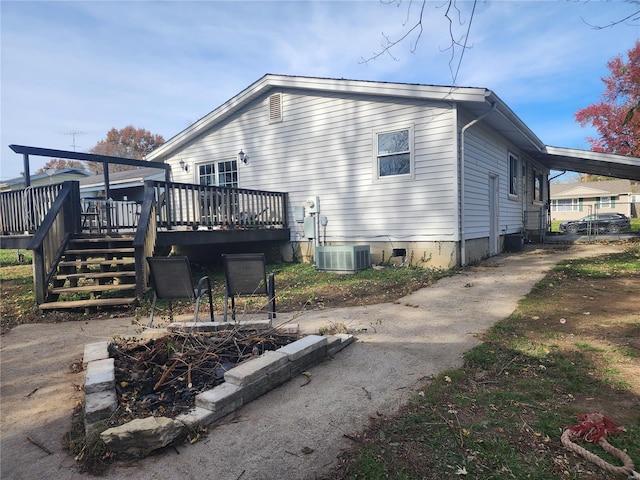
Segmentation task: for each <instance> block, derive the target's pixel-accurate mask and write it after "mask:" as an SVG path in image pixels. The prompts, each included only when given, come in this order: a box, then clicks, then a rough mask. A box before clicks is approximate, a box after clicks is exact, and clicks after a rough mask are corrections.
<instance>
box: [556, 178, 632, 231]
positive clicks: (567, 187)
mask: <svg viewBox="0 0 640 480" xmlns="http://www.w3.org/2000/svg"><path fill="white" fill-rule="evenodd" d="M639 206H640V184H638V183H637V182H631V181H630V180H604V181H597V182H584V183H558V184H552V185H551V220H562V221H564V220H577V219H579V218H582V217H584V216H586V215H589V214H591V213H614V212H615V213H624V214H625V215H627V216H628V217H632V216H633V217H637V216H638V207H639Z"/></svg>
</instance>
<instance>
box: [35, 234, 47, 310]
mask: <svg viewBox="0 0 640 480" xmlns="http://www.w3.org/2000/svg"><path fill="white" fill-rule="evenodd" d="M46 276H47V273H46V269H45V265H44V252H43V248H42V244H40V245H39V246H38V248H35V249H34V250H33V286H34V289H35V295H36V304H37V305H40V304H42V303H44V301H45V298H46V291H47V289H46V285H45V281H46V280H45V279H46Z"/></svg>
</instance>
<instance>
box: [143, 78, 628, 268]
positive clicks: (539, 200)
mask: <svg viewBox="0 0 640 480" xmlns="http://www.w3.org/2000/svg"><path fill="white" fill-rule="evenodd" d="M239 153H242V155H239ZM583 154H589V156H590V158H589V161H594V162H600V161H601V160H602V159H603V158H604V157H605V155H604V154H597V153H594V152H584V151H581V150H568V149H562V148H558V147H547V146H546V145H545V144H544V143H543V142H542V141H541V140H540V139H538V138H537V137H536V135H535V134H534V133H533V132H532V131H531V130H530V129H529V128H528V127H527V126H526V125H525V124H524V122H522V120H520V119H519V118H518V117H517V116H516V115H515V113H513V111H512V110H511V109H510V108H509V107H508V106H507V105H506V104H505V103H504V102H503V101H502V100H500V98H499V97H498V96H497V95H495V93H493V92H492V91H490V90H487V89H484V88H461V87H441V86H431V85H415V84H402V83H386V82H369V81H354V80H344V79H329V78H309V77H293V76H284V75H265V76H264V77H262V78H261V79H259V80H258V81H257V82H255V83H254V84H252V85H250V86H249V87H248V88H246V89H245V90H243V91H242V92H240V93H239V94H238V95H236V96H235V97H233V98H231V99H230V100H228V101H227V102H225V103H224V104H223V105H221V106H220V107H218V108H217V109H215V110H214V111H212V112H211V113H210V114H208V115H207V116H205V117H203V118H202V119H200V120H198V121H197V122H195V123H194V124H193V125H191V126H189V127H187V128H186V129H185V130H184V131H182V132H180V133H178V134H177V135H176V136H174V137H173V138H171V139H170V140H169V141H167V142H166V143H165V144H163V145H162V146H160V147H158V148H157V149H156V150H154V151H153V152H152V153H150V154H149V155H148V156H147V160H154V161H163V162H168V163H169V164H170V165H171V167H172V175H173V178H174V180H175V181H177V182H184V183H197V184H206V185H219V186H234V187H240V188H247V189H262V190H269V191H277V192H287V193H288V195H289V206H290V208H289V225H290V227H291V237H290V243H291V245H288V246H286V248H285V247H283V248H282V251H283V254H285V259H290V258H291V257H292V252H296V255H297V257H298V258H301V257H302V258H308V257H309V256H313V252H314V247H315V246H317V245H318V244H322V245H369V246H370V249H371V257H372V261H374V262H379V261H381V260H383V259H385V260H388V259H389V257H390V256H391V255H392V254H405V255H406V257H407V259H408V260H410V261H412V262H413V263H418V264H423V265H435V266H439V267H451V266H455V265H460V264H463V265H464V264H467V263H469V262H473V261H477V260H479V259H481V258H485V257H487V256H490V255H494V254H496V253H499V252H500V251H502V249H503V244H504V239H505V236H506V235H509V234H516V235H517V234H521V233H523V234H526V235H528V236H529V237H530V238H534V239H538V238H541V237H542V236H543V235H544V233H545V231H546V229H547V208H546V206H547V204H548V199H549V192H548V187H547V185H548V181H547V178H548V174H549V170H550V168H555V169H558V167H557V166H556V164H557V163H558V162H559V161H561V160H564V161H568V160H576V159H581V158H582V155H583ZM618 160H619V159H618ZM625 161H626V160H625ZM632 162H638V159H633V160H632ZM633 165H635V163H633ZM302 207H306V210H305V213H302V212H303V211H302ZM309 207H310V208H309ZM309 215H311V216H313V221H311V222H309V221H306V220H305V218H304V217H305V216H306V217H308V216H309ZM314 225H315V233H314V229H313V226H314ZM309 227H311V228H309ZM310 237H315V238H314V239H311V238H310ZM513 238H514V237H510V240H513ZM292 247H293V248H292Z"/></svg>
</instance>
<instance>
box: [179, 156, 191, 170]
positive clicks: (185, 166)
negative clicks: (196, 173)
mask: <svg viewBox="0 0 640 480" xmlns="http://www.w3.org/2000/svg"><path fill="white" fill-rule="evenodd" d="M178 165H180V168H181V169H182V170H184V171H185V172H188V171H189V164H188V163H184V160H183V159H182V158H181V159H180V163H179V164H178Z"/></svg>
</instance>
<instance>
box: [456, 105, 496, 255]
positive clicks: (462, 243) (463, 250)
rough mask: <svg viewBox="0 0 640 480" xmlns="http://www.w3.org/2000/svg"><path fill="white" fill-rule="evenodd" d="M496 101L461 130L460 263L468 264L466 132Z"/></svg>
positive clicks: (493, 108) (485, 114) (493, 106)
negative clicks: (466, 233) (465, 206)
mask: <svg viewBox="0 0 640 480" xmlns="http://www.w3.org/2000/svg"><path fill="white" fill-rule="evenodd" d="M495 109H496V102H492V103H491V109H490V110H489V111H488V112H486V113H483V114H482V115H480V116H479V117H478V118H476V119H473V120H471V121H470V122H469V123H467V124H466V125H465V126H464V127H462V130H460V265H461V266H463V267H464V266H465V265H466V264H467V260H466V258H467V246H466V241H465V239H464V202H465V198H464V190H465V184H464V183H465V182H464V162H465V152H464V134H465V132H466V131H467V130H468V129H469V128H471V127H473V126H474V125H475V124H476V123H478V122H481V121H482V120H484V118H485V117H486V116H488V115H489V114H490V113H492V112H493V111H495Z"/></svg>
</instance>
